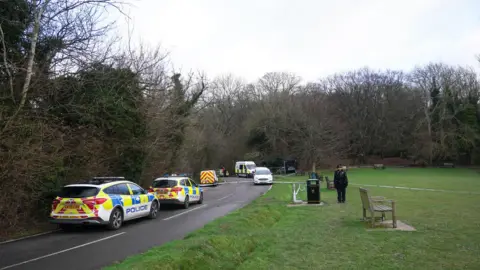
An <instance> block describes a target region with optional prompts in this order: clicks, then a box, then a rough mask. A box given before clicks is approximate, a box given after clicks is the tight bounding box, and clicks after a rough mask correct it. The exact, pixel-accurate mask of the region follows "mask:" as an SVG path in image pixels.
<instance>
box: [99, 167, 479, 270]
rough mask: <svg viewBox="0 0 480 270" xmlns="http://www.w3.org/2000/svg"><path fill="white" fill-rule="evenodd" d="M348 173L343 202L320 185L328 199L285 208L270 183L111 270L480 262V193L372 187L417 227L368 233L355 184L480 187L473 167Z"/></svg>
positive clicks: (287, 189)
mask: <svg viewBox="0 0 480 270" xmlns="http://www.w3.org/2000/svg"><path fill="white" fill-rule="evenodd" d="M330 175H331V173H330ZM305 179H306V178H305V177H292V178H278V180H279V181H281V180H282V181H283V180H290V181H292V180H302V181H303V180H305ZM349 180H350V182H351V183H352V185H350V186H349V187H348V190H347V203H346V204H337V203H336V192H335V191H327V190H324V189H322V191H323V192H322V200H324V201H326V202H327V203H328V204H329V205H327V206H322V207H290V208H288V207H286V204H287V203H288V202H289V201H290V200H291V185H289V184H276V185H274V187H273V188H272V190H271V191H270V192H269V193H267V194H266V195H265V196H263V197H260V198H258V199H257V200H256V201H254V202H253V203H252V204H250V205H249V206H247V207H245V208H243V209H240V210H237V211H235V212H233V213H231V214H230V215H228V216H225V217H223V218H219V219H217V220H215V221H213V222H211V223H209V224H208V225H206V226H205V227H204V228H203V229H200V230H198V231H195V232H193V233H191V234H190V235H188V236H187V237H186V238H185V239H184V240H179V241H174V242H171V243H169V244H166V245H164V246H161V247H157V248H154V249H151V250H150V251H148V252H146V253H144V254H140V255H136V256H133V257H130V258H128V259H127V260H125V261H124V262H122V263H120V264H117V265H114V266H111V267H109V268H108V269H435V270H437V269H480V256H479V255H480V195H476V194H457V193H446V192H432V191H412V190H402V189H391V188H376V187H369V190H370V191H371V192H372V194H373V195H378V196H386V197H387V198H390V199H395V200H396V201H397V211H398V216H399V219H400V220H401V221H403V222H406V223H408V224H409V225H412V226H414V227H415V228H416V229H417V231H416V232H401V231H393V232H392V231H390V232H385V231H374V232H369V231H366V230H365V228H366V225H365V224H364V223H362V222H360V221H359V218H361V215H362V212H361V207H360V205H361V204H360V197H359V192H358V186H356V185H353V184H373V185H392V186H406V187H419V188H431V189H442V190H457V191H460V190H465V191H475V192H480V174H479V173H478V172H475V171H474V170H468V169H390V168H387V169H386V170H373V169H352V170H351V171H349ZM387 218H390V216H389V215H387Z"/></svg>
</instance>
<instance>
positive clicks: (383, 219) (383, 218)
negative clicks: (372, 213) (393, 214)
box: [382, 212, 386, 221]
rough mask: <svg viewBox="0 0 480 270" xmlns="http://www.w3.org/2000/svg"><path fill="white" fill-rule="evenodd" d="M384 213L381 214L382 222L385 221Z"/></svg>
mask: <svg viewBox="0 0 480 270" xmlns="http://www.w3.org/2000/svg"><path fill="white" fill-rule="evenodd" d="M385 218H386V217H385V212H382V221H385Z"/></svg>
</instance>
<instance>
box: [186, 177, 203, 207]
mask: <svg viewBox="0 0 480 270" xmlns="http://www.w3.org/2000/svg"><path fill="white" fill-rule="evenodd" d="M187 181H188V183H189V184H190V186H189V189H191V190H192V191H191V192H190V194H191V195H190V196H191V197H190V198H192V201H195V202H196V201H198V200H199V199H200V192H199V190H198V187H197V185H196V184H195V183H194V182H193V181H192V179H188V180H187Z"/></svg>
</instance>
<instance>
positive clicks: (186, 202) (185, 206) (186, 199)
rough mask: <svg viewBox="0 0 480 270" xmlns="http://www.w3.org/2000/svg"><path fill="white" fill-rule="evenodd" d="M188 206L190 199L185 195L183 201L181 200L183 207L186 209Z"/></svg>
mask: <svg viewBox="0 0 480 270" xmlns="http://www.w3.org/2000/svg"><path fill="white" fill-rule="evenodd" d="M189 206H190V201H189V199H188V196H187V197H185V201H184V202H183V208H185V209H187V208H188V207H189Z"/></svg>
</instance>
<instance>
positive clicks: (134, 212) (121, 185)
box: [50, 177, 160, 230]
mask: <svg viewBox="0 0 480 270" xmlns="http://www.w3.org/2000/svg"><path fill="white" fill-rule="evenodd" d="M159 208H160V203H159V202H158V200H157V199H156V198H155V196H154V195H153V194H150V193H148V192H147V191H146V190H145V189H143V188H141V187H140V186H138V185H137V184H135V183H133V182H130V181H126V180H125V178H123V177H94V178H93V179H91V180H89V181H87V182H86V183H83V184H73V185H67V186H65V187H63V188H62V190H61V191H60V193H59V194H58V196H57V197H56V198H55V199H54V200H53V203H52V211H51V213H50V222H51V223H55V224H59V225H60V226H61V227H62V228H64V229H66V228H69V227H70V226H71V225H86V224H98V225H106V226H107V227H108V228H109V229H112V230H116V229H119V228H120V227H121V226H122V224H123V222H124V221H127V220H132V219H137V218H141V217H147V216H148V217H149V218H151V219H154V218H156V217H157V213H158V210H159Z"/></svg>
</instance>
